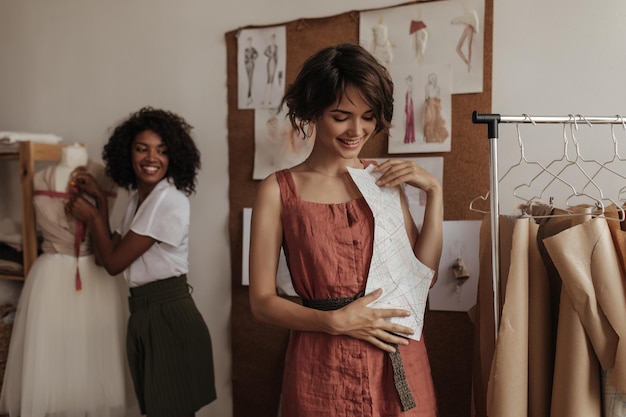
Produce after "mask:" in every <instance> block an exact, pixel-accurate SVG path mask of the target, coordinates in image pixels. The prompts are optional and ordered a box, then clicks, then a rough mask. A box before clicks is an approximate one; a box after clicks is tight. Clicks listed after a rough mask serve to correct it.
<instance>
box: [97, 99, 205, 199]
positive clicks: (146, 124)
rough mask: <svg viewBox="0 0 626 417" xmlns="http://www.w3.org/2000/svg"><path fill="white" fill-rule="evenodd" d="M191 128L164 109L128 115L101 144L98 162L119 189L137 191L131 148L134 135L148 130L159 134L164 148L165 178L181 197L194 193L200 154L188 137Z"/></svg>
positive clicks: (178, 117)
mask: <svg viewBox="0 0 626 417" xmlns="http://www.w3.org/2000/svg"><path fill="white" fill-rule="evenodd" d="M192 129H193V127H192V126H191V125H190V124H189V123H187V122H186V121H185V120H184V119H183V118H182V117H180V116H178V115H177V114H175V113H172V112H170V111H167V110H160V109H155V108H152V107H144V108H142V109H140V110H139V111H137V112H135V113H131V114H130V116H128V117H127V118H126V119H125V120H123V121H122V122H121V123H120V124H118V125H117V126H116V127H115V129H114V130H113V133H112V134H111V136H110V138H109V141H108V142H107V144H106V145H104V149H103V151H102V159H103V160H104V162H105V164H106V172H107V174H108V175H109V176H110V177H111V179H113V181H114V182H115V183H116V184H117V185H118V186H119V187H122V188H125V189H127V190H130V189H136V188H137V177H136V175H135V172H134V171H133V167H132V161H131V146H132V144H133V141H134V140H135V138H136V137H137V135H139V134H140V133H142V132H145V131H146V130H150V131H152V132H154V133H156V134H157V135H159V136H160V137H161V139H162V140H163V143H164V144H165V146H166V147H167V155H168V158H169V166H168V169H167V173H166V174H165V176H166V177H167V178H169V179H170V180H172V181H173V182H174V185H175V186H176V188H177V189H179V190H181V191H183V192H184V193H185V194H187V195H190V194H192V193H194V192H195V191H196V177H197V174H198V171H199V170H200V151H199V150H198V148H197V147H196V144H195V143H194V141H193V139H192V138H191V130H192Z"/></svg>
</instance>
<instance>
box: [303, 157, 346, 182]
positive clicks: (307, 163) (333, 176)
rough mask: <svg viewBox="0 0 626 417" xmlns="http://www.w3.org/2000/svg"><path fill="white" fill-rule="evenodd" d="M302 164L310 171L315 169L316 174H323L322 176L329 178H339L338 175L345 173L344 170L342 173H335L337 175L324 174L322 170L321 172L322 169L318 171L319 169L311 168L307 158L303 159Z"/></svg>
mask: <svg viewBox="0 0 626 417" xmlns="http://www.w3.org/2000/svg"><path fill="white" fill-rule="evenodd" d="M304 165H306V166H307V167H308V168H309V169H310V170H311V171H315V172H317V173H318V174H320V175H323V176H325V177H329V178H339V177H341V176H342V175H344V174H346V173H345V172H342V173H340V174H337V175H330V174H326V173H324V172H322V171H319V170H317V169H315V168H313V167H312V166H311V164H310V163H309V160H308V159H305V160H304Z"/></svg>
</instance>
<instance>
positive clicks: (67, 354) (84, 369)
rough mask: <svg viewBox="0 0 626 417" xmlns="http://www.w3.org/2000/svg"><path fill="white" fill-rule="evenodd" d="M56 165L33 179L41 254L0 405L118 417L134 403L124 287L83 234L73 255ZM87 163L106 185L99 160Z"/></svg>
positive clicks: (26, 411)
mask: <svg viewBox="0 0 626 417" xmlns="http://www.w3.org/2000/svg"><path fill="white" fill-rule="evenodd" d="M55 168H56V166H50V167H48V168H46V169H45V170H43V171H40V172H38V173H36V174H35V177H34V180H33V181H34V184H33V185H34V189H35V196H34V206H35V213H36V219H37V226H38V228H39V230H40V231H41V234H42V237H43V243H42V250H43V254H41V255H40V256H39V257H37V259H36V260H35V262H34V263H33V265H32V268H31V270H30V271H29V274H28V277H27V278H26V281H25V282H24V286H23V289H22V293H21V296H20V300H19V303H18V306H17V312H16V317H15V323H14V326H13V332H12V335H11V341H10V345H9V354H8V358H7V366H6V371H5V376H4V382H3V386H2V394H1V395H0V410H1V411H3V412H7V413H8V414H9V415H10V416H11V417H16V416H21V417H26V416H28V417H50V416H54V417H123V416H125V415H126V413H127V411H128V409H130V408H131V405H132V404H133V402H134V395H132V388H131V387H130V379H129V375H128V371H127V368H126V350H125V348H126V345H125V331H126V320H127V318H128V305H127V295H128V290H127V288H126V283H125V282H124V281H123V279H122V278H121V277H114V276H109V274H108V273H107V272H106V271H105V270H104V269H103V268H102V267H100V266H97V265H96V264H95V259H94V255H93V249H92V246H91V242H90V239H89V237H86V238H85V239H83V240H82V241H80V247H79V254H78V256H76V252H75V251H76V246H75V243H76V240H75V239H76V233H75V231H76V221H75V220H74V219H72V218H69V217H68V216H66V214H65V212H64V204H65V202H66V199H65V198H62V197H63V196H62V195H55V193H54V191H53V190H54V184H55V179H54V176H55ZM87 170H88V171H89V172H90V173H92V175H94V177H95V178H96V181H98V182H99V184H100V185H101V186H103V187H104V188H105V189H107V190H109V191H110V190H113V184H112V183H111V182H110V180H108V179H107V178H106V177H105V176H104V169H103V167H102V166H101V165H98V164H91V163H90V164H88V166H87ZM42 192H43V194H44V195H42V194H41V193H42ZM48 192H51V193H48ZM45 193H48V195H45ZM77 272H78V273H79V274H78V275H77Z"/></svg>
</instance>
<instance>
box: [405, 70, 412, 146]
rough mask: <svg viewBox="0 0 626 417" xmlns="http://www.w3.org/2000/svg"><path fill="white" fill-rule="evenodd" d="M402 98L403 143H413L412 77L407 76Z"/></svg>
mask: <svg viewBox="0 0 626 417" xmlns="http://www.w3.org/2000/svg"><path fill="white" fill-rule="evenodd" d="M405 81H406V93H405V96H404V143H413V142H415V113H414V112H415V110H414V108H413V77H412V76H411V75H408V76H407V77H406V79H405Z"/></svg>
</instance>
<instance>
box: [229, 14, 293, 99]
mask: <svg viewBox="0 0 626 417" xmlns="http://www.w3.org/2000/svg"><path fill="white" fill-rule="evenodd" d="M286 45H287V44H286V29H285V26H273V27H267V28H260V29H256V28H255V29H242V30H241V31H240V32H239V33H238V35H237V100H238V107H239V108H240V109H273V108H275V107H276V106H277V105H278V104H279V103H280V99H281V98H282V96H283V93H284V84H285V78H284V75H285V64H286V59H287V56H286V53H285V51H286V50H287V48H286Z"/></svg>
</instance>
